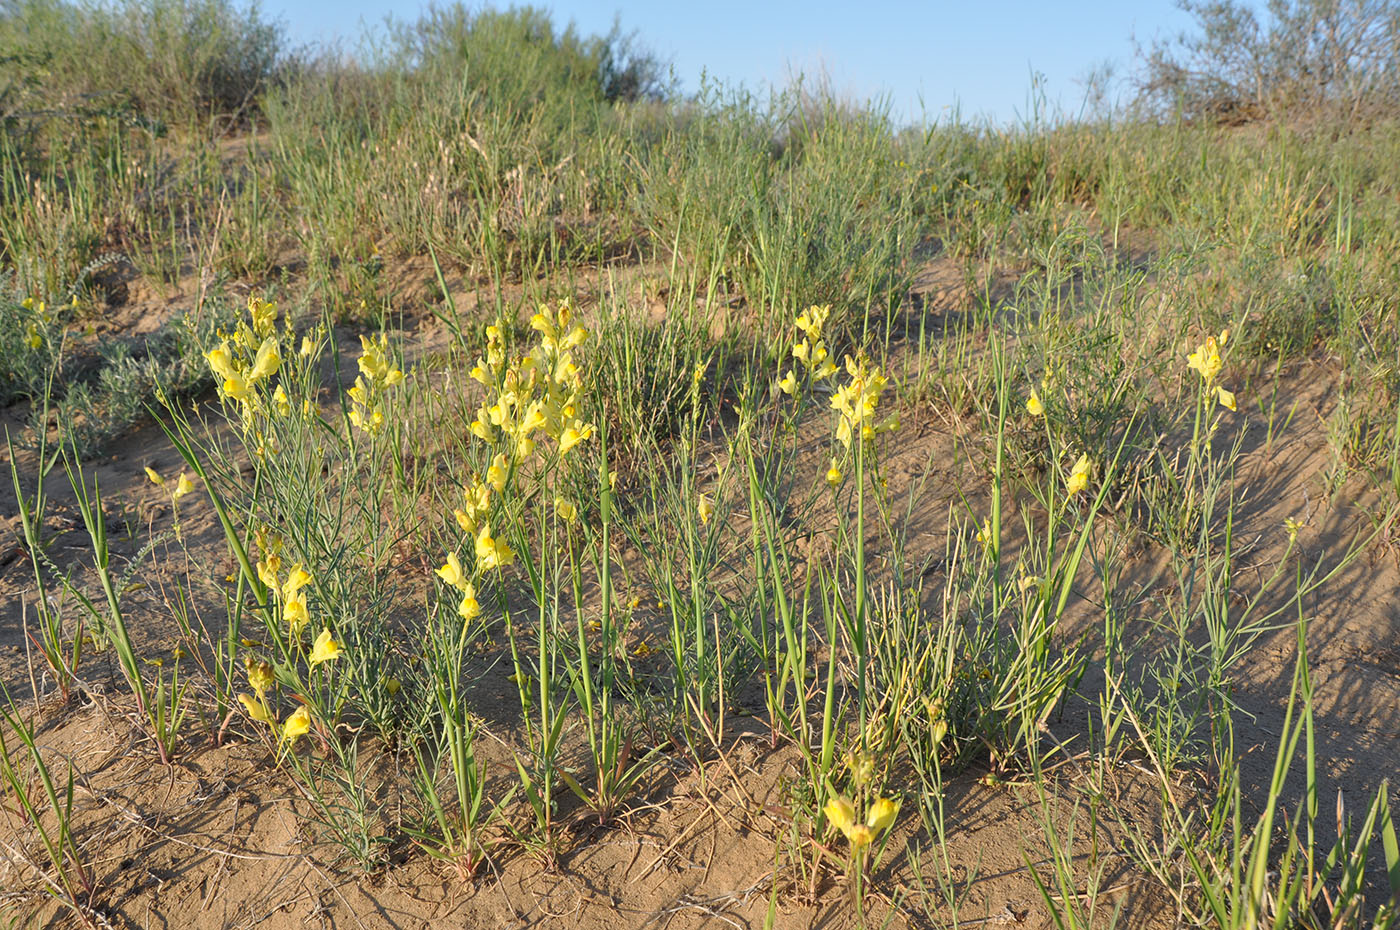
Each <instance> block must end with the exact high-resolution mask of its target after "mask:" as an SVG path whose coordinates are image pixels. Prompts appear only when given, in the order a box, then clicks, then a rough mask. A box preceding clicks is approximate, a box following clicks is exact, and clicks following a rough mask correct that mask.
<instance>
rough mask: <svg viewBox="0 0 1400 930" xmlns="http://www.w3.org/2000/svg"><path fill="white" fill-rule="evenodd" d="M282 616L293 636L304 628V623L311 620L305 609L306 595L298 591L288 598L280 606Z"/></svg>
mask: <svg viewBox="0 0 1400 930" xmlns="http://www.w3.org/2000/svg"><path fill="white" fill-rule="evenodd" d="M282 618H283V619H284V620H286V621H287V627H288V628H289V629H290V630H291V631H292V635H293V636H297V635H299V634H300V633H301V631H302V630H304V629H306V624H307V623H309V622H310V621H311V614H310V613H308V612H307V609H306V596H305V595H304V594H301V593H298V594H297V595H296V596H295V597H292V598H288V599H287V603H286V604H284V605H283V607H282Z"/></svg>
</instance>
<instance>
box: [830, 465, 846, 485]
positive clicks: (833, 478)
mask: <svg viewBox="0 0 1400 930" xmlns="http://www.w3.org/2000/svg"><path fill="white" fill-rule="evenodd" d="M845 477H846V476H845V475H844V474H842V473H841V468H840V466H839V465H837V464H836V459H832V460H831V467H830V468H828V469H827V470H826V483H827V484H829V485H831V486H832V487H833V488H835V487H839V486H840V484H841V480H842V479H843V478H845Z"/></svg>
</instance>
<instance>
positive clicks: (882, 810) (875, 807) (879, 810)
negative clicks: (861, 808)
mask: <svg viewBox="0 0 1400 930" xmlns="http://www.w3.org/2000/svg"><path fill="white" fill-rule="evenodd" d="M898 813H899V805H898V804H896V803H895V802H894V801H892V800H890V799H889V798H877V799H876V801H875V803H874V804H872V805H870V810H868V811H866V813H865V825H866V826H868V827H869V828H870V829H872V830H874V831H875V832H876V833H877V834H880V833H884V832H885V831H886V830H888V829H889V828H890V827H891V826H892V825H893V824H894V818H895V815H896V814H898Z"/></svg>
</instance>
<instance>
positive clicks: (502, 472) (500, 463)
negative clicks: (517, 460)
mask: <svg viewBox="0 0 1400 930" xmlns="http://www.w3.org/2000/svg"><path fill="white" fill-rule="evenodd" d="M509 474H510V463H509V462H507V461H506V457H505V454H504V453H502V452H498V453H496V457H495V458H494V459H492V460H491V467H490V468H488V469H486V483H487V484H489V485H490V486H491V487H492V488H493V489H495V491H496V493H497V494H500V493H501V492H502V491H504V490H505V489H506V477H507V476H508V475H509Z"/></svg>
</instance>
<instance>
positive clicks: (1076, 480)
mask: <svg viewBox="0 0 1400 930" xmlns="http://www.w3.org/2000/svg"><path fill="white" fill-rule="evenodd" d="M1091 467H1092V466H1091V464H1090V462H1089V457H1088V456H1087V455H1081V456H1080V457H1079V458H1078V459H1077V460H1076V461H1075V463H1074V467H1073V468H1072V469H1070V473H1069V480H1068V481H1067V482H1066V483H1065V490H1066V491H1068V492H1069V493H1070V494H1078V493H1079V492H1080V491H1082V490H1084V486H1085V485H1087V484H1088V483H1089V469H1090V468H1091Z"/></svg>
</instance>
